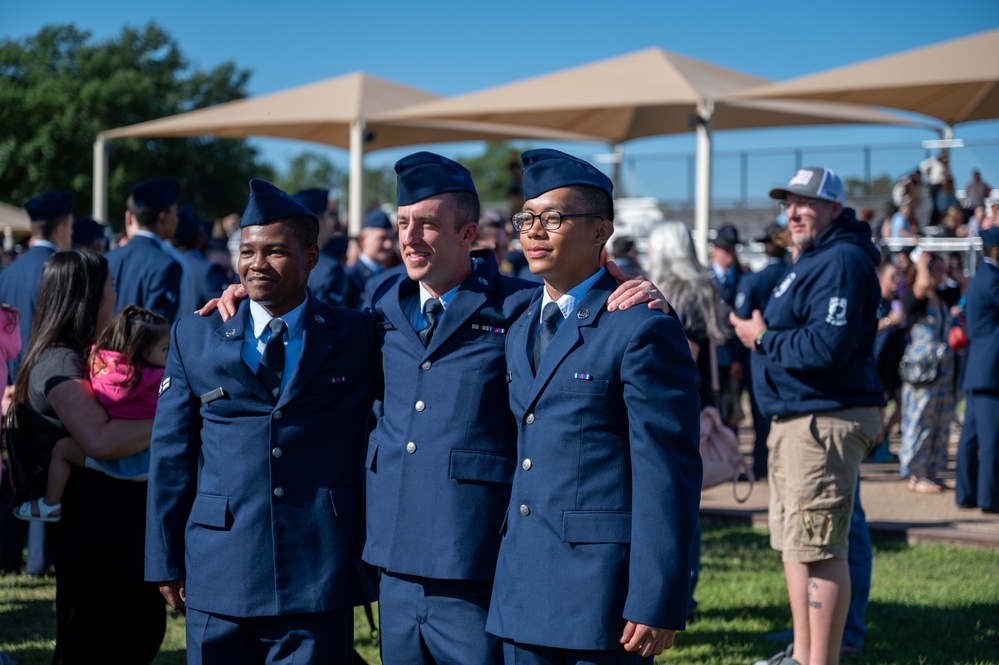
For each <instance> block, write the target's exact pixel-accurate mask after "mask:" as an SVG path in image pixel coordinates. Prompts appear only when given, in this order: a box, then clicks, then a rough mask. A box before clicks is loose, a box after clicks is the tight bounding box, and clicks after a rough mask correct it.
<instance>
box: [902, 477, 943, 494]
mask: <svg viewBox="0 0 999 665" xmlns="http://www.w3.org/2000/svg"><path fill="white" fill-rule="evenodd" d="M909 491H910V492H918V493H919V494H940V492H943V488H941V487H940V486H939V485H937V484H936V483H935V482H933V481H932V480H930V479H929V478H916V477H915V476H913V477H912V478H909Z"/></svg>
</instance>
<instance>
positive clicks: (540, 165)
mask: <svg viewBox="0 0 999 665" xmlns="http://www.w3.org/2000/svg"><path fill="white" fill-rule="evenodd" d="M520 161H521V163H523V165H524V200H525V201H527V200H530V199H533V198H537V197H538V196H541V195H542V194H544V193H545V192H549V191H551V190H553V189H558V188H559V187H573V186H582V187H596V188H597V189H599V190H602V191H603V192H604V193H606V194H607V196H613V192H614V184H613V183H612V182H611V179H610V178H608V177H607V176H606V175H604V174H603V173H602V172H601V171H600V170H599V169H597V168H596V167H595V166H593V165H592V164H590V163H589V162H585V161H583V160H582V159H579V158H577V157H573V156H572V155H567V154H565V153H564V152H562V151H560V150H552V149H551V148H541V149H538V150H528V151H527V152H525V153H523V154H521V156H520Z"/></svg>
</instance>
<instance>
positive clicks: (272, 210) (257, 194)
mask: <svg viewBox="0 0 999 665" xmlns="http://www.w3.org/2000/svg"><path fill="white" fill-rule="evenodd" d="M291 217H311V218H312V219H315V220H316V223H317V224H318V223H319V220H318V219H316V216H315V215H313V214H312V211H311V210H309V209H308V208H306V207H305V206H304V205H302V204H301V203H299V202H298V201H296V200H295V199H293V198H291V197H290V196H288V195H287V194H285V193H284V192H282V191H281V190H280V189H278V188H277V187H275V186H274V185H272V184H271V183H269V182H267V181H266V180H261V179H260V178H254V179H253V180H251V181H250V200H249V201H247V203H246V210H244V211H243V217H242V218H241V219H240V220H239V228H241V229H245V228H246V227H247V226H256V225H257V224H266V223H268V222H274V221H277V220H279V219H289V218H291Z"/></svg>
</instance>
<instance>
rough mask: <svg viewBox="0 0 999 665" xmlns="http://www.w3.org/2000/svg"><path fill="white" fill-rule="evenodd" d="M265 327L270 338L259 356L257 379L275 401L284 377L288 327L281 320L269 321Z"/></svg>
mask: <svg viewBox="0 0 999 665" xmlns="http://www.w3.org/2000/svg"><path fill="white" fill-rule="evenodd" d="M267 327H268V328H270V331H271V336H270V338H269V339H268V340H267V344H266V345H264V352H263V354H262V355H261V356H260V366H259V367H257V378H258V379H260V381H261V383H263V384H264V387H265V388H267V392H269V393H270V394H271V395H272V396H273V397H274V399H275V400H277V398H278V395H280V394H281V379H282V378H283V377H284V335H285V332H286V331H287V330H288V326H287V325H286V324H285V322H284V321H282V320H281V319H271V321H270V323H268V324H267Z"/></svg>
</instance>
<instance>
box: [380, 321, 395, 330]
mask: <svg viewBox="0 0 999 665" xmlns="http://www.w3.org/2000/svg"><path fill="white" fill-rule="evenodd" d="M378 327H379V328H381V329H382V330H384V331H385V332H388V331H389V330H395V329H396V328H395V324H394V323H392V322H391V321H385V320H382V321H379V322H378Z"/></svg>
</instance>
